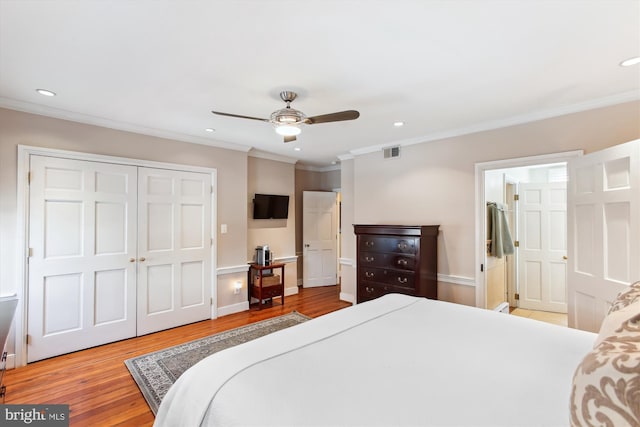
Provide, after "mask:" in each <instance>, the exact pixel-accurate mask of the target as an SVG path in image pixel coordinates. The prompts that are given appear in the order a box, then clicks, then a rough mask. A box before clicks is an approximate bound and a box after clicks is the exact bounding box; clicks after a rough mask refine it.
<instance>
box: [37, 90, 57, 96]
mask: <svg viewBox="0 0 640 427" xmlns="http://www.w3.org/2000/svg"><path fill="white" fill-rule="evenodd" d="M36 92H38V93H39V94H40V95H44V96H56V93H55V92H51V91H50V90H47V89H36Z"/></svg>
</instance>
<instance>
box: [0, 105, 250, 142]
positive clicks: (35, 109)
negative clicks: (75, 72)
mask: <svg viewBox="0 0 640 427" xmlns="http://www.w3.org/2000/svg"><path fill="white" fill-rule="evenodd" d="M0 107H1V108H7V109H10V110H16V111H21V112H23V113H30V114H37V115H39V116H45V117H52V118H55V119H61V120H68V121H71V122H76V123H82V124H87V125H93V126H100V127H104V128H109V129H115V130H121V131H125V132H132V133H138V134H142V135H147V136H155V137H158V138H164V139H171V140H174V141H181V142H189V143H192V144H200V145H208V146H210V147H217V148H224V149H227V150H234V151H242V152H245V153H246V152H248V151H249V150H250V149H251V147H247V146H244V145H238V144H232V143H229V142H222V141H216V140H211V139H207V138H202V137H198V136H194V135H188V134H183V133H178V132H171V131H168V130H163V129H155V128H150V127H146V126H139V125H134V124H131V123H127V122H120V121H117V120H110V119H105V118H103V117H97V116H92V115H89V114H81V113H75V112H72V111H67V110H62V109H59V108H51V107H47V106H44V105H38V104H32V103H30V102H24V101H18V100H16V99H11V98H5V97H0Z"/></svg>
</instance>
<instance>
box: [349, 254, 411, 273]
mask: <svg viewBox="0 0 640 427" xmlns="http://www.w3.org/2000/svg"><path fill="white" fill-rule="evenodd" d="M358 262H359V265H360V266H362V267H387V268H397V269H399V270H414V269H415V268H416V258H415V256H414V255H411V254H393V253H386V252H361V253H360V254H359V255H358Z"/></svg>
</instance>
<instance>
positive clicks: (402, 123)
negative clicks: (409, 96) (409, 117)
mask: <svg viewBox="0 0 640 427" xmlns="http://www.w3.org/2000/svg"><path fill="white" fill-rule="evenodd" d="M393 125H394V126H395V127H397V128H399V127H400V126H404V122H400V121H398V122H393Z"/></svg>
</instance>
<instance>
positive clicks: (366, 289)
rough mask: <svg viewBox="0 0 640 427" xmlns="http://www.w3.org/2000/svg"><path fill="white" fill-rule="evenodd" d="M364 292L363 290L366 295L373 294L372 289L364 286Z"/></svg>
mask: <svg viewBox="0 0 640 427" xmlns="http://www.w3.org/2000/svg"><path fill="white" fill-rule="evenodd" d="M364 290H365V291H367V293H372V292H373V288H370V287H368V286H366V287H365V288H364Z"/></svg>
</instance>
